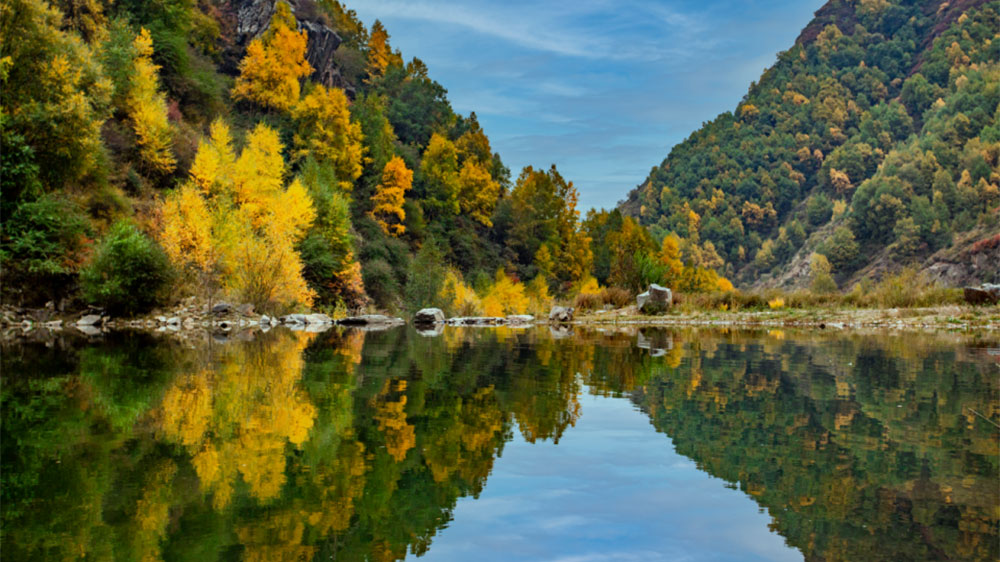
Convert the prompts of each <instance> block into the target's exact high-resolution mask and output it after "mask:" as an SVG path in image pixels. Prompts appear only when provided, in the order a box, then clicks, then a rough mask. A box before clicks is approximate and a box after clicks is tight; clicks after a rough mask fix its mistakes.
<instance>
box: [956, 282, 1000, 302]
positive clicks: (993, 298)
mask: <svg viewBox="0 0 1000 562" xmlns="http://www.w3.org/2000/svg"><path fill="white" fill-rule="evenodd" d="M963 291H964V293H965V302H967V303H969V304H986V305H990V304H997V303H998V302H1000V285H993V284H991V283H984V284H982V285H980V286H978V287H966V288H965V289H964V290H963Z"/></svg>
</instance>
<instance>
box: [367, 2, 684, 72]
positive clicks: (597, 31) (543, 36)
mask: <svg viewBox="0 0 1000 562" xmlns="http://www.w3.org/2000/svg"><path fill="white" fill-rule="evenodd" d="M365 10H366V11H369V10H370V11H374V12H377V13H382V14H386V16H390V15H391V17H393V18H401V19H409V20H417V21H425V22H431V23H434V24H446V25H451V26H457V27H462V28H465V29H468V30H470V31H473V32H476V33H479V34H482V35H486V36H490V37H494V38H497V39H501V40H504V41H508V42H510V43H513V44H515V45H518V46H520V47H523V48H527V49H532V50H536V51H541V52H545V53H551V54H555V55H561V56H569V57H579V58H585V59H609V60H626V59H633V60H651V59H655V58H659V57H662V56H667V55H676V54H678V53H679V52H680V51H681V50H683V49H679V48H677V47H669V46H665V45H664V44H663V43H662V42H661V41H659V40H657V41H652V42H651V41H648V40H646V38H643V37H635V38H634V39H635V41H634V42H622V41H621V37H620V36H618V35H616V34H613V33H608V32H607V31H611V30H613V28H615V27H619V26H622V25H625V26H633V25H649V24H650V23H651V20H650V19H649V18H648V17H647V16H646V14H644V13H642V12H643V11H645V10H639V9H636V6H629V5H627V4H624V3H606V2H573V3H570V2H566V3H544V4H539V3H532V4H529V5H518V4H512V3H482V4H472V5H469V4H463V5H461V6H455V5H451V6H446V7H444V6H441V5H440V4H438V3H434V2H427V1H400V0H372V1H370V2H366V3H365ZM653 14H654V15H655V17H656V19H658V20H659V22H660V23H661V24H662V25H663V26H665V27H673V28H677V29H678V30H680V31H681V32H686V31H687V30H688V29H690V30H694V29H695V28H696V27H697V26H696V25H695V23H694V20H693V19H692V18H691V17H690V16H688V15H685V14H682V13H680V12H677V11H675V10H668V9H664V8H657V9H655V10H654V11H653ZM664 31H666V29H664ZM675 31H676V30H675ZM660 39H662V38H660Z"/></svg>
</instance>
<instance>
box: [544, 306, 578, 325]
mask: <svg viewBox="0 0 1000 562" xmlns="http://www.w3.org/2000/svg"><path fill="white" fill-rule="evenodd" d="M573 310H574V309H573V308H572V307H566V306H553V307H552V310H551V311H549V322H557V323H558V322H572V321H573Z"/></svg>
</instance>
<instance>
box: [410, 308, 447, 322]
mask: <svg viewBox="0 0 1000 562" xmlns="http://www.w3.org/2000/svg"><path fill="white" fill-rule="evenodd" d="M413 323H414V324H421V325H428V324H444V312H443V311H442V310H441V309H440V308H422V309H420V310H418V311H417V313H416V314H414V315H413Z"/></svg>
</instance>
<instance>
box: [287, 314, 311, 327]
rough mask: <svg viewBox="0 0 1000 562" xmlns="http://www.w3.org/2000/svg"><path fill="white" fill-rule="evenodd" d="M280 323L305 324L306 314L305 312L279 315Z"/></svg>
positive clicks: (290, 324)
mask: <svg viewBox="0 0 1000 562" xmlns="http://www.w3.org/2000/svg"><path fill="white" fill-rule="evenodd" d="M281 323H282V324H286V325H289V326H305V324H306V315H305V314H289V315H288V316H282V317H281Z"/></svg>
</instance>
